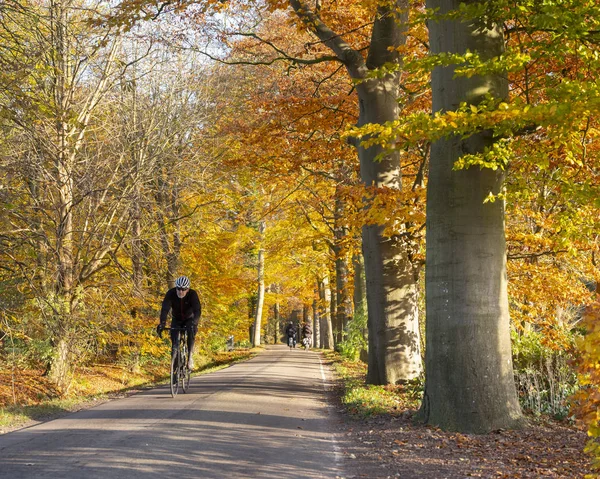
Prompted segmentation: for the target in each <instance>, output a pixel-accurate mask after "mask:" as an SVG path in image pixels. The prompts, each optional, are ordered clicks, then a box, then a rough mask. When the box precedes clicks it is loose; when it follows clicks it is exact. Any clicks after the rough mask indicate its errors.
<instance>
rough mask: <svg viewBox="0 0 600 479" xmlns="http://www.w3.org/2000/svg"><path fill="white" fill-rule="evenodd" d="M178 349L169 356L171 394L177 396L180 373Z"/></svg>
mask: <svg viewBox="0 0 600 479" xmlns="http://www.w3.org/2000/svg"><path fill="white" fill-rule="evenodd" d="M179 369H180V368H179V351H175V354H173V357H172V358H171V396H173V397H175V396H177V393H178V392H179V381H180V380H181V377H180V376H181V375H180V374H179Z"/></svg>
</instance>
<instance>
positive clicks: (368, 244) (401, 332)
mask: <svg viewBox="0 0 600 479" xmlns="http://www.w3.org/2000/svg"><path fill="white" fill-rule="evenodd" d="M357 90H358V93H359V99H360V124H361V125H362V124H367V123H379V124H381V123H384V122H385V121H392V120H395V119H396V118H397V116H398V111H397V106H396V101H395V100H396V98H397V97H398V78H397V77H396V76H395V75H390V76H388V77H386V78H384V79H379V80H373V81H370V82H365V83H363V84H361V85H360V86H359V87H358V88H357ZM381 153H382V150H381V148H380V147H379V146H374V147H371V148H368V149H365V148H362V147H359V157H360V160H361V161H360V164H361V167H360V169H361V176H362V178H363V181H364V182H365V184H366V185H367V186H373V185H374V186H377V187H387V188H395V189H400V188H401V186H402V185H401V181H400V179H401V172H400V159H399V154H398V153H397V152H396V153H390V154H386V155H385V156H384V157H383V158H382V159H381V161H376V158H377V156H378V155H380V154H381ZM383 229H384V227H383V226H381V225H366V226H364V227H363V231H362V238H363V256H364V262H365V275H366V285H367V304H368V328H369V368H368V373H367V382H369V383H371V384H395V383H397V382H399V381H403V380H409V379H414V378H416V377H417V376H419V375H420V374H421V372H422V364H421V353H420V344H421V343H420V334H419V321H418V318H419V316H418V308H417V299H418V290H417V276H418V275H417V271H416V266H415V265H413V264H411V262H410V260H409V257H408V253H409V252H410V249H409V248H410V245H409V244H408V243H407V242H406V241H405V240H404V239H403V238H401V237H400V236H396V237H392V238H388V237H386V236H384V235H383Z"/></svg>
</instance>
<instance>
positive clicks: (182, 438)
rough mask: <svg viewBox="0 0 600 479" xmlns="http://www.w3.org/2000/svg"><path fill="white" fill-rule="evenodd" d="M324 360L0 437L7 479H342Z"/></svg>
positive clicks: (247, 372)
mask: <svg viewBox="0 0 600 479" xmlns="http://www.w3.org/2000/svg"><path fill="white" fill-rule="evenodd" d="M328 375H329V373H328V371H327V369H326V368H325V367H324V366H323V365H322V364H321V360H320V358H319V355H318V354H316V353H313V352H312V351H308V352H306V351H303V350H301V349H295V350H291V351H290V350H289V348H287V346H269V347H268V348H267V350H266V351H265V352H263V353H261V354H259V355H258V356H257V357H255V358H254V359H252V360H250V361H246V362H243V363H239V364H236V365H234V366H232V367H230V368H227V369H223V370H221V371H217V372H214V373H211V374H206V375H203V376H198V377H195V378H192V382H191V387H190V390H189V392H188V393H187V394H182V393H181V391H180V393H179V395H178V396H177V397H176V398H171V395H170V391H169V388H168V385H164V386H161V387H158V388H156V389H151V390H146V391H143V392H141V393H138V394H135V395H133V396H131V397H128V398H126V399H119V400H113V401H109V402H106V403H104V404H101V405H99V406H97V407H94V408H92V409H87V410H84V411H80V412H77V413H73V414H70V415H68V416H65V417H62V418H60V419H56V420H54V421H49V422H46V423H43V424H38V425H36V426H32V427H28V428H25V429H21V430H18V431H15V432H12V433H9V434H5V435H2V436H0V477H2V478H11V479H16V478H86V479H87V478H107V479H117V478H138V477H144V478H149V477H178V478H191V477H194V478H228V479H233V478H336V477H343V476H344V474H343V472H342V471H343V464H342V460H341V454H340V449H341V444H340V442H339V438H337V434H336V429H337V427H338V426H339V420H338V419H337V418H336V414H335V411H334V409H333V408H332V407H331V406H330V405H328V400H327V393H326V389H327V381H328Z"/></svg>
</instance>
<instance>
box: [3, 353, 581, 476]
mask: <svg viewBox="0 0 600 479" xmlns="http://www.w3.org/2000/svg"><path fill="white" fill-rule="evenodd" d="M252 354H253V353H252V352H251V351H248V350H238V351H235V352H233V353H223V355H220V356H219V357H216V358H214V360H213V361H212V362H211V363H210V364H207V365H206V369H205V371H210V370H214V368H219V367H224V366H225V365H227V364H231V363H232V362H235V361H239V360H243V359H245V358H248V357H250V356H251V355H252ZM323 354H324V357H325V360H326V361H327V362H328V363H329V364H330V365H331V366H332V367H333V369H334V371H335V373H336V385H335V389H334V393H335V397H334V398H333V399H334V401H335V402H336V403H337V405H338V408H339V410H340V413H341V418H342V431H343V434H344V440H343V441H341V444H340V446H341V448H342V453H343V455H344V462H345V464H346V468H347V470H349V471H351V475H349V476H347V477H346V478H345V479H353V478H362V477H366V478H372V479H379V478H396V477H398V478H402V479H458V478H461V479H462V478H470V477H480V478H530V479H537V478H565V479H578V478H583V477H584V476H585V474H587V473H589V472H590V460H589V457H588V456H586V455H585V454H584V452H583V448H584V446H585V443H586V440H587V435H586V433H585V431H583V430H581V429H578V428H577V427H575V426H574V425H571V424H569V423H567V422H558V421H554V420H551V419H549V418H544V417H533V416H528V421H529V426H528V427H526V428H525V429H522V430H520V431H503V430H502V431H496V432H493V433H490V434H485V435H474V434H459V433H451V432H444V431H441V430H439V429H437V428H433V427H429V426H425V425H423V424H420V423H418V422H416V421H414V420H413V415H414V413H415V412H416V408H417V407H418V403H419V398H420V394H421V391H420V388H419V386H418V385H413V386H411V387H402V386H395V387H392V386H388V387H382V386H364V376H365V372H366V367H365V365H364V364H363V363H349V362H347V361H344V360H343V359H341V358H340V356H339V355H337V354H335V353H329V352H324V353H323ZM211 368H213V369H211ZM164 369H165V368H164V365H162V364H160V365H157V366H156V367H145V368H144V371H143V372H141V371H137V372H133V371H131V370H130V368H127V367H124V366H107V365H96V366H89V367H86V368H79V370H78V373H77V378H76V381H75V382H74V383H73V386H72V389H71V391H70V393H69V395H68V396H67V397H66V398H62V399H56V396H57V392H56V391H55V390H54V389H53V387H52V386H51V384H50V382H49V381H47V379H46V378H44V377H43V376H41V371H18V372H16V371H14V370H13V371H10V370H0V434H2V433H5V432H9V431H11V430H14V429H17V428H19V427H24V426H26V425H29V424H32V423H35V422H39V421H46V420H49V419H53V418H56V417H60V416H62V415H64V414H66V413H67V412H71V411H76V410H79V409H85V408H87V407H91V406H94V405H97V404H98V403H99V402H103V401H107V400H110V399H112V398H115V397H124V396H127V395H130V394H133V393H135V392H137V391H139V390H140V389H141V388H145V387H148V386H151V385H152V384H156V383H158V382H160V381H162V380H164V379H165V377H166V376H165V374H164V373H165V371H164Z"/></svg>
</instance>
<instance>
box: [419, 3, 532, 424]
mask: <svg viewBox="0 0 600 479" xmlns="http://www.w3.org/2000/svg"><path fill="white" fill-rule="evenodd" d="M459 3H460V2H459V1H458V0H454V1H441V0H430V1H429V2H428V7H430V8H440V9H441V10H440V13H444V12H447V11H449V10H451V9H456V8H458V6H459ZM429 28H430V39H431V48H432V51H433V52H434V53H439V52H449V53H464V52H465V51H466V50H470V51H472V52H479V53H480V55H482V56H483V57H484V58H491V57H494V56H497V55H499V54H500V53H501V52H502V51H503V47H504V40H503V36H502V29H501V27H500V26H496V27H492V28H489V29H488V28H487V27H486V26H484V25H483V24H475V22H473V21H464V22H459V21H440V22H435V21H430V24H429ZM432 86H433V110H434V112H437V111H447V110H455V109H456V108H457V107H458V106H459V104H460V103H461V102H467V103H468V104H469V103H470V104H476V103H478V102H479V101H480V100H481V99H482V98H483V97H484V95H486V94H487V93H490V94H492V95H494V96H495V97H500V98H506V97H507V94H508V86H507V81H506V79H505V78H504V77H501V76H499V75H497V76H491V75H490V76H486V77H481V76H478V77H471V78H464V77H459V78H454V71H453V68H452V67H444V68H441V67H438V68H436V69H435V70H434V72H433V77H432ZM493 142H494V138H493V137H492V135H491V132H481V133H477V134H474V135H473V136H471V137H470V138H468V139H464V140H463V139H461V138H460V137H459V136H456V137H450V138H447V139H444V140H440V141H437V142H435V143H434V144H433V145H432V149H431V165H430V172H429V184H428V194H427V261H426V264H427V267H426V296H427V338H426V339H427V349H426V352H427V353H426V364H427V366H426V371H427V374H426V388H425V395H424V399H423V405H422V408H421V412H422V414H423V415H424V417H425V419H426V421H427V422H428V423H429V424H433V425H436V426H440V427H442V428H444V429H450V430H458V431H463V432H474V433H485V432H488V431H491V430H494V429H499V428H510V427H513V426H515V425H517V424H518V422H519V419H520V418H521V412H520V407H519V403H518V400H517V395H516V388H515V383H514V377H513V368H512V358H511V345H510V335H509V313H508V299H507V280H506V252H505V239H504V203H503V201H500V200H496V201H495V202H488V203H484V200H485V198H486V197H487V196H488V194H489V193H490V192H491V193H493V194H497V193H500V191H501V187H502V181H503V174H502V172H501V171H493V170H491V169H481V168H479V167H473V168H469V169H467V170H459V171H453V165H454V163H455V162H456V160H458V158H459V157H460V156H461V155H463V154H465V153H479V152H482V151H483V150H484V148H486V147H489V146H491V145H492V144H493Z"/></svg>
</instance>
